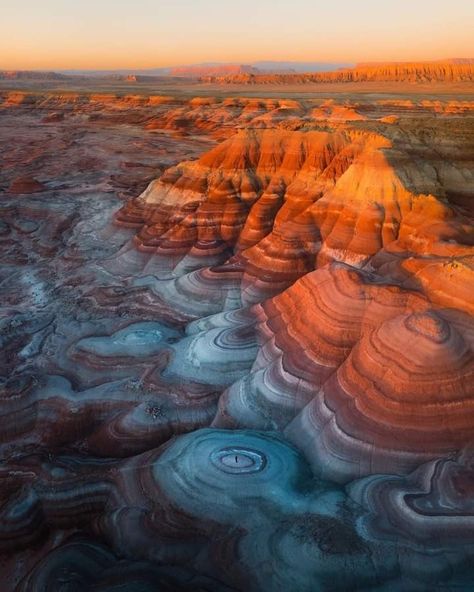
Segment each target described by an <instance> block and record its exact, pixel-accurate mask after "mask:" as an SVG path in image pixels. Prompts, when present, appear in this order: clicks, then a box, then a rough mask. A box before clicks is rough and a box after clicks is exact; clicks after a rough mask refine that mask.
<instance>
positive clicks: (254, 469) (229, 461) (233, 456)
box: [210, 446, 267, 475]
mask: <svg viewBox="0 0 474 592" xmlns="http://www.w3.org/2000/svg"><path fill="white" fill-rule="evenodd" d="M210 459H211V462H212V463H213V465H214V466H215V467H217V468H218V469H219V470H220V471H223V472H224V473H232V474H234V475H239V474H246V473H258V472H259V471H263V470H264V469H265V466H266V464H267V458H266V456H265V455H264V454H263V453H261V452H258V451H257V450H251V449H249V448H243V447H242V446H227V447H225V448H221V449H220V450H215V451H214V452H212V453H211V456H210Z"/></svg>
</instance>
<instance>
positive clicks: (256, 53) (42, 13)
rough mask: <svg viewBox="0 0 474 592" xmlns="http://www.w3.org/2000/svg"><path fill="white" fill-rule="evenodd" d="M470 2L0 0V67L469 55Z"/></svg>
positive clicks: (473, 5)
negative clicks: (14, 0) (19, 0)
mask: <svg viewBox="0 0 474 592" xmlns="http://www.w3.org/2000/svg"><path fill="white" fill-rule="evenodd" d="M473 23H474V1H472V0H449V1H447V0H354V1H353V0H322V1H321V0H285V1H283V0H23V1H22V2H18V1H16V2H12V1H8V0H0V69H70V68H78V69H88V68H91V69H113V68H152V67H161V66H173V65H180V64H191V63H199V62H234V63H240V64H244V63H250V62H252V61H256V60H284V61H289V60H294V61H325V62H335V63H337V62H359V61H386V60H388V61H394V60H401V61H407V60H432V59H442V58H448V57H473V56H474V35H473V34H472V33H473V31H472V29H473Z"/></svg>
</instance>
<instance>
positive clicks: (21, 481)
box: [0, 92, 474, 592]
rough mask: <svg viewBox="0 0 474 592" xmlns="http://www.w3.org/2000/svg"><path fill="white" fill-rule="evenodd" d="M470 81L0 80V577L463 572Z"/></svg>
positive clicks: (393, 584)
mask: <svg viewBox="0 0 474 592" xmlns="http://www.w3.org/2000/svg"><path fill="white" fill-rule="evenodd" d="M473 114H474V103H473V102H472V101H471V100H469V99H468V98H464V99H462V100H460V99H459V100H457V99H454V98H449V97H444V98H437V97H433V96H428V95H426V96H423V97H419V96H417V97H413V96H409V95H406V96H403V97H400V96H398V97H390V96H385V97H383V96H369V95H362V94H361V95H358V96H351V97H349V96H345V95H340V96H338V97H336V98H334V99H329V100H328V99H325V98H314V97H313V98H311V97H306V98H301V99H287V98H271V99H270V98H262V99H260V98H258V99H257V98H243V97H240V98H212V97H204V98H194V99H185V98H182V97H181V98H176V97H166V96H147V95H133V96H121V97H118V96H113V95H110V94H104V95H91V94H79V93H77V94H74V93H71V92H69V93H64V94H58V93H56V94H54V93H52V94H45V93H43V94H42V93H28V92H9V93H8V92H4V93H3V94H1V95H0V251H1V258H0V294H1V306H0V327H1V352H0V359H1V366H0V372H1V398H0V425H1V429H0V458H1V464H0V573H1V590H2V592H3V591H5V592H14V591H15V592H20V591H22V592H30V591H43V590H44V591H46V590H48V591H49V590H50V591H56V590H61V592H77V591H79V590H80V591H83V590H90V591H101V592H105V591H107V592H118V591H119V590H120V591H122V590H127V591H128V590H134V591H137V592H139V591H145V592H147V591H149V592H152V591H158V590H159V591H161V590H164V591H178V590H185V591H194V590H201V591H209V592H211V591H212V592H213V591H223V592H224V591H234V592H235V591H244V590H245V591H251V592H289V591H295V592H316V591H319V590H321V591H324V592H338V591H348V592H349V591H366V592H397V591H398V592H403V591H414V592H432V591H443V592H449V591H457V592H459V591H463V592H470V591H472V589H473V581H474V568H473V562H474V501H473V499H474V447H473V441H474V376H473V373H474V358H473V350H472V348H473V341H474V321H473V316H472V315H473V313H474V303H473V294H474V248H473V244H474V230H473V219H474V210H473V199H474V195H473V193H474V162H473V161H474V136H473V132H474V119H473Z"/></svg>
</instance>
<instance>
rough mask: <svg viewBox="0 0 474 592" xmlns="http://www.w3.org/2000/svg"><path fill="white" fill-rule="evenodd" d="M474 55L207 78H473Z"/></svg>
mask: <svg viewBox="0 0 474 592" xmlns="http://www.w3.org/2000/svg"><path fill="white" fill-rule="evenodd" d="M473 80H474V59H471V58H459V59H450V60H444V61H435V62H393V63H373V64H372V63H369V64H358V65H356V66H355V67H354V68H340V69H338V70H334V71H331V72H308V73H294V74H292V73H288V74H259V75H256V74H252V73H240V74H234V75H227V76H214V77H207V78H206V79H204V80H203V81H205V82H218V83H224V84H232V83H237V84H305V83H306V84H308V83H335V82H411V83H420V82H465V81H469V82H472V81H473Z"/></svg>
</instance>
